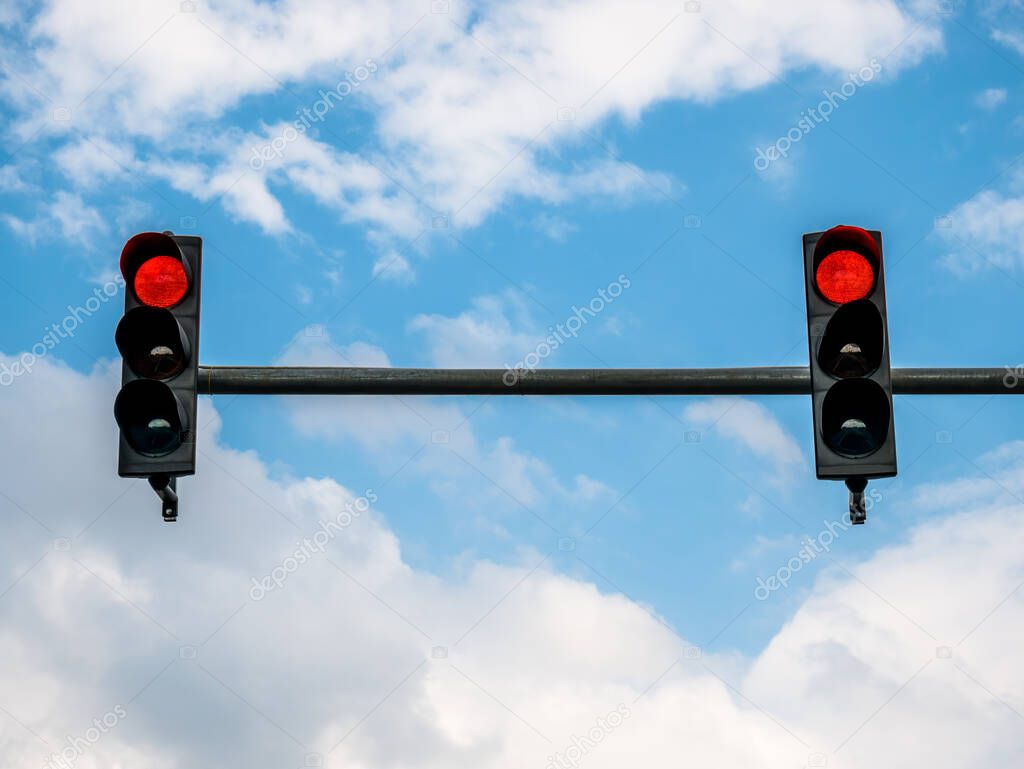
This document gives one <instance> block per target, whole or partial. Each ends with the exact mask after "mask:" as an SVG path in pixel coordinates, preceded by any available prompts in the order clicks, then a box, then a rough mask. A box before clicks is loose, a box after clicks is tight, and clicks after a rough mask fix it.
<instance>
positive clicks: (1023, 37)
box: [992, 29, 1024, 56]
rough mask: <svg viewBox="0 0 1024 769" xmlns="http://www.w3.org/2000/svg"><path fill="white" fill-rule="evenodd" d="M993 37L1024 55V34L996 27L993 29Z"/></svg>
mask: <svg viewBox="0 0 1024 769" xmlns="http://www.w3.org/2000/svg"><path fill="white" fill-rule="evenodd" d="M992 39H993V40H995V41H996V42H997V43H1002V44H1003V45H1007V46H1009V47H1010V48H1012V49H1013V50H1014V51H1016V52H1017V53H1019V54H1021V55H1022V56H1024V34H1021V33H1020V32H1016V31H1014V30H1008V29H996V30H993V31H992Z"/></svg>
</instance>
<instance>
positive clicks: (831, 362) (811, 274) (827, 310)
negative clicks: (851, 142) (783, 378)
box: [803, 225, 896, 523]
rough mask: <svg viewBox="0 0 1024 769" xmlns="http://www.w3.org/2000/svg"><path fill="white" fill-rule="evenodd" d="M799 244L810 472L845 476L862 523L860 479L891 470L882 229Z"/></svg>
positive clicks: (849, 230) (853, 230)
mask: <svg viewBox="0 0 1024 769" xmlns="http://www.w3.org/2000/svg"><path fill="white" fill-rule="evenodd" d="M803 247H804V277H805V280H804V283H805V286H806V291H807V329H808V334H807V337H808V346H809V353H810V373H811V403H812V413H813V415H814V454H815V465H816V472H817V476H818V478H821V479H831V480H845V481H846V482H847V486H848V487H849V488H850V492H851V497H850V513H851V518H852V520H853V522H854V523H863V522H864V518H865V516H866V511H865V510H864V494H863V492H864V487H865V485H866V480H867V479H868V478H884V477H889V476H893V475H896V440H895V431H894V425H893V410H892V376H891V372H890V367H889V333H888V322H887V314H886V304H885V269H884V260H883V257H882V234H881V233H880V232H878V231H877V230H863V229H861V228H859V227H849V226H845V225H842V226H839V227H833V228H832V229H830V230H827V231H825V232H813V233H809V234H806V235H804V238H803Z"/></svg>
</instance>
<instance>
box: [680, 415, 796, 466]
mask: <svg viewBox="0 0 1024 769" xmlns="http://www.w3.org/2000/svg"><path fill="white" fill-rule="evenodd" d="M683 417H684V418H685V419H686V420H688V421H689V422H691V423H693V424H695V425H696V426H699V427H702V428H703V429H705V430H708V431H710V430H714V431H715V432H717V433H719V434H721V435H723V436H724V437H726V438H728V439H730V440H732V441H735V442H737V443H739V444H740V445H741V446H743V447H744V448H745V449H747V450H748V451H750V452H751V453H752V454H754V456H756V457H759V458H760V459H763V460H765V461H767V462H768V463H769V464H770V466H771V467H772V469H773V471H774V473H775V475H776V477H778V476H779V474H785V477H788V476H789V474H790V473H792V472H793V471H794V470H796V469H799V468H800V466H801V465H803V461H804V460H803V453H802V452H801V451H800V446H799V445H798V444H797V442H796V440H795V439H794V438H793V436H792V435H790V434H789V433H788V432H787V431H786V429H785V428H784V427H783V426H782V425H781V424H779V421H778V420H777V419H776V418H775V417H774V416H773V415H772V413H771V412H770V411H768V409H766V408H765V407H764V406H762V405H760V404H759V403H755V402H754V401H751V400H747V399H745V398H716V399H714V400H706V401H699V402H697V403H692V404H690V405H689V406H687V407H686V409H685V410H684V411H683Z"/></svg>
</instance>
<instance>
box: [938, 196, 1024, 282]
mask: <svg viewBox="0 0 1024 769" xmlns="http://www.w3.org/2000/svg"><path fill="white" fill-rule="evenodd" d="M940 222H941V224H942V225H943V226H941V227H940V228H939V230H938V231H939V234H940V235H941V236H942V238H943V240H945V242H946V244H947V247H948V248H949V249H950V251H949V253H947V254H946V256H945V257H944V258H943V263H944V264H945V265H946V266H947V267H949V268H950V269H953V270H955V271H957V272H976V271H979V270H985V269H992V268H996V269H1002V270H1015V269H1019V268H1020V267H1021V265H1022V264H1024V196H1021V195H1015V194H1014V193H1013V192H1007V193H1003V192H999V191H996V190H991V189H989V190H984V191H982V192H979V193H978V194H977V195H975V196H974V197H973V198H971V199H970V200H967V201H965V202H963V203H961V204H960V205H958V206H957V207H956V208H954V209H953V210H952V211H950V212H949V214H948V216H947V217H946V218H944V219H943V220H940Z"/></svg>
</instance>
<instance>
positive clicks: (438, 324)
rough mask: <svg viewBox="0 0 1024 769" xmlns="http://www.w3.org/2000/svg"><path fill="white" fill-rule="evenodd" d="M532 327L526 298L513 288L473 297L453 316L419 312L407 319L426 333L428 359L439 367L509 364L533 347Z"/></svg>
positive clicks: (532, 322)
mask: <svg viewBox="0 0 1024 769" xmlns="http://www.w3.org/2000/svg"><path fill="white" fill-rule="evenodd" d="M536 328H537V324H536V322H535V321H534V320H533V318H532V316H531V313H530V310H529V306H528V305H527V300H526V298H525V297H524V296H523V295H522V294H521V293H520V292H518V291H513V290H509V291H506V292H504V293H503V294H493V295H487V296H479V297H476V298H475V299H474V300H473V305H472V307H471V308H470V309H468V310H465V311H463V312H461V313H459V314H458V315H456V316H454V317H452V316H447V315H440V314H431V315H426V314H421V315H417V316H416V317H415V318H413V319H412V321H411V322H410V323H409V329H410V330H411V331H416V332H419V333H422V334H423V335H424V336H425V337H426V340H427V345H428V348H429V350H430V359H431V361H432V363H433V364H434V365H435V366H440V367H442V368H492V367H498V368H500V367H502V366H505V365H512V363H513V362H514V361H517V360H520V359H521V358H522V357H523V356H524V355H525V354H526V353H528V352H530V351H531V350H533V349H534V347H536V345H537V342H538V341H539V340H540V337H541V335H540V334H538V333H536Z"/></svg>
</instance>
